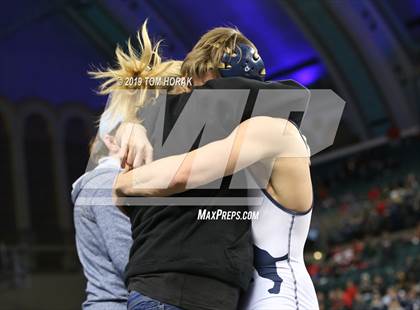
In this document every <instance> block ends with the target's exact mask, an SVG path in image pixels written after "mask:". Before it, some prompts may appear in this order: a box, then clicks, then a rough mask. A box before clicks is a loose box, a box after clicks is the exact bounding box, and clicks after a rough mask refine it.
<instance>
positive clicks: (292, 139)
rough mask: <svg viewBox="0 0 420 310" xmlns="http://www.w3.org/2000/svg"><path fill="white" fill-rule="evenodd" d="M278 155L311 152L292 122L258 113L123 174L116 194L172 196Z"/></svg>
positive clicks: (299, 154)
mask: <svg viewBox="0 0 420 310" xmlns="http://www.w3.org/2000/svg"><path fill="white" fill-rule="evenodd" d="M279 156H283V157H306V158H307V157H308V156H309V155H308V152H307V149H306V146H305V144H304V142H303V140H302V138H301V137H300V134H299V132H298V130H297V129H296V127H295V126H293V125H292V124H291V123H290V122H288V121H287V120H284V119H278V118H271V117H265V116H258V117H254V118H251V119H249V120H247V121H245V122H243V123H241V124H240V125H239V126H238V127H236V128H235V130H234V131H233V132H232V133H231V134H230V135H229V136H228V137H226V138H225V139H222V140H218V141H215V142H212V143H209V144H207V145H205V146H203V147H201V148H199V149H196V150H194V151H192V152H189V153H184V154H180V155H175V156H170V157H166V158H163V159H160V160H157V161H154V162H152V163H150V164H148V165H145V166H142V167H139V168H137V169H134V170H132V171H129V172H126V173H122V174H120V175H119V177H118V178H117V181H116V183H115V192H116V194H117V196H169V195H172V194H175V193H179V192H183V191H185V190H186V189H187V188H195V187H198V186H201V185H204V184H207V183H210V182H212V181H214V180H217V179H219V178H221V177H223V176H227V175H231V174H233V173H235V172H237V171H239V170H241V169H243V168H246V167H248V166H250V165H252V164H254V163H256V162H258V161H260V160H263V159H267V158H275V157H279Z"/></svg>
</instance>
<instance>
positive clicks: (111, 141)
mask: <svg viewBox="0 0 420 310" xmlns="http://www.w3.org/2000/svg"><path fill="white" fill-rule="evenodd" d="M102 141H104V143H105V145H106V147H107V148H108V150H109V153H110V154H115V153H118V151H119V150H120V147H119V145H118V144H117V142H116V139H115V137H113V136H110V135H105V136H104V137H103V139H102Z"/></svg>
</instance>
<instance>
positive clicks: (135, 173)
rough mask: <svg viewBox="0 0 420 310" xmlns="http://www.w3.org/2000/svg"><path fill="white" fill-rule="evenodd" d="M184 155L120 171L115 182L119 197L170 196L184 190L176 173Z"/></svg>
mask: <svg viewBox="0 0 420 310" xmlns="http://www.w3.org/2000/svg"><path fill="white" fill-rule="evenodd" d="M184 157H185V154H183V155H177V156H170V157H166V158H163V159H160V160H156V161H154V162H152V163H150V164H148V165H144V166H142V167H139V168H136V169H133V170H131V171H128V172H123V173H120V174H119V175H118V177H117V179H116V182H115V184H114V190H115V193H116V195H117V196H118V197H124V196H170V195H173V194H175V193H178V192H182V191H183V190H184V188H182V184H180V183H179V182H177V180H176V178H175V175H176V173H177V167H180V165H181V164H182V160H183V158H184Z"/></svg>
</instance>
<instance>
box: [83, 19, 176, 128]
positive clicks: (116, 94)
mask: <svg viewBox="0 0 420 310" xmlns="http://www.w3.org/2000/svg"><path fill="white" fill-rule="evenodd" d="M137 41H138V43H139V45H140V50H139V51H137V50H136V49H135V48H134V47H133V45H132V44H131V41H130V40H128V42H127V49H128V52H124V50H123V49H122V48H121V47H120V46H117V48H116V50H115V55H116V60H117V66H116V68H107V69H106V70H96V71H91V72H89V74H90V75H91V76H92V77H93V78H95V79H104V80H105V81H104V82H103V83H102V84H101V85H100V86H99V92H98V93H99V94H102V95H110V98H109V100H108V107H107V109H106V111H105V112H104V113H106V114H107V119H110V118H111V119H115V118H120V119H122V120H124V121H134V120H137V112H138V111H139V109H141V108H142V107H143V106H144V105H145V104H146V103H147V102H148V100H149V99H150V98H151V97H154V98H156V97H157V96H158V95H159V91H160V89H162V87H160V86H151V85H150V84H148V83H146V82H145V81H146V79H150V78H157V77H179V76H181V73H180V72H181V65H182V62H181V61H175V60H166V61H162V58H161V56H160V55H159V46H160V44H161V42H162V41H158V42H157V43H156V44H155V45H154V46H153V45H152V42H151V40H150V38H149V34H148V32H147V20H146V21H145V22H144V23H143V25H142V27H141V34H140V31H139V32H137ZM133 80H134V81H135V82H133ZM168 88H169V87H167V88H166V89H168Z"/></svg>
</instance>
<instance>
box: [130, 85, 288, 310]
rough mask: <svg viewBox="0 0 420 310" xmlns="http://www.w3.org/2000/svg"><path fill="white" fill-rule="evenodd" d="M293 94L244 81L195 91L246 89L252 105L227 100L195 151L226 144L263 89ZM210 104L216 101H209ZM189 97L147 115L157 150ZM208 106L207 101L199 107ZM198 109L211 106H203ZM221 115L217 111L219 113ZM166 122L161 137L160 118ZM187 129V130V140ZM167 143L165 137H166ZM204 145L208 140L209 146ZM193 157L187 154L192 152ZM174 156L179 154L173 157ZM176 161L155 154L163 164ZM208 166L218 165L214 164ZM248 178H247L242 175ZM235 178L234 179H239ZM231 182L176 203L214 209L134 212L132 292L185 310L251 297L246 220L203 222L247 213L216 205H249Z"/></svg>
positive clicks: (231, 304)
mask: <svg viewBox="0 0 420 310" xmlns="http://www.w3.org/2000/svg"><path fill="white" fill-rule="evenodd" d="M279 88H280V89H284V88H286V89H287V88H295V86H287V85H285V84H279V83H265V82H258V81H254V80H250V79H245V78H221V79H214V80H210V81H208V82H207V83H206V84H204V85H203V86H201V87H196V88H195V89H204V90H207V89H247V90H249V95H248V96H246V97H245V100H246V104H244V105H240V104H237V103H235V102H233V103H232V101H233V100H231V98H229V97H227V98H224V99H221V100H218V102H217V103H215V104H218V105H219V107H220V109H221V110H220V113H221V114H223V115H220V116H219V115H215V117H214V118H212V119H211V121H210V122H209V123H206V130H214V134H212V135H211V138H210V137H209V136H206V137H204V136H202V135H200V134H199V135H197V139H196V140H195V143H194V144H193V146H192V149H194V148H196V147H198V146H199V143H201V145H203V144H206V143H209V142H212V140H213V141H214V140H217V139H221V138H224V137H225V136H227V135H228V134H229V133H230V132H231V131H232V129H233V128H234V127H235V126H236V125H237V124H236V123H235V122H232V119H237V118H239V119H240V120H241V121H243V120H245V119H247V118H249V117H250V116H251V114H252V110H253V107H254V104H255V99H256V98H257V94H258V90H259V89H279ZM210 96H212V95H211V94H210ZM190 97H191V93H190V94H181V95H168V96H167V97H166V102H163V103H160V104H159V103H156V104H155V105H153V106H150V107H147V108H145V109H144V110H143V112H142V118H143V119H144V125H145V127H146V129H147V130H148V133H149V134H151V135H152V138H151V141H152V144H153V146H154V148H155V149H156V146H158V145H157V144H158V143H162V142H163V141H165V139H166V138H167V137H168V135H169V134H170V132H171V129H172V128H173V127H174V124H175V123H176V121H177V120H178V118H179V117H180V115H181V113H182V112H183V109H184V107H185V105H186V104H187V102H188V100H189V99H190ZM201 101H203V100H201ZM197 104H204V105H205V104H206V102H200V103H197ZM216 110H217V109H216ZM162 116H163V120H164V122H163V129H162V130H159V129H156V126H157V127H159V125H157V124H159V121H158V119H159V117H162ZM189 123H190V121H188V120H186V121H185V122H184V123H183V124H182V125H183V126H182V128H183V130H185V133H186V134H188V133H189V130H190V128H189ZM161 135H163V137H162V136H161ZM203 139H207V140H205V141H203ZM187 151H189V149H186V150H183V152H187ZM174 154H175V153H174ZM167 155H172V154H170V153H169V154H168V152H167V151H166V153H161V154H157V158H155V159H158V158H160V157H163V156H167ZM209 164H210V165H211V164H212V163H209ZM239 173H243V172H239ZM235 177H236V176H235ZM230 180H231V178H230V177H226V178H224V179H223V181H222V182H221V185H220V186H219V188H217V189H202V188H199V189H194V190H190V191H187V192H184V193H181V194H178V195H176V196H179V197H208V201H209V203H208V204H207V205H200V206H193V207H191V206H178V205H177V206H173V205H169V206H138V207H130V208H129V216H130V219H131V223H132V237H133V246H132V248H131V251H130V258H129V263H128V265H127V268H126V280H127V284H128V288H129V290H136V291H139V292H141V293H143V294H144V295H146V296H149V297H152V298H155V299H157V300H160V301H162V302H165V303H169V304H173V305H176V306H178V307H181V308H183V309H194V310H196V309H217V310H223V309H226V310H228V309H229V310H233V309H236V307H237V302H238V298H239V293H240V291H241V290H242V291H245V290H246V289H247V287H248V284H249V282H250V280H251V275H252V263H253V255H252V242H251V233H250V222H249V221H248V220H230V221H227V220H216V221H211V220H210V221H207V220H198V219H197V215H198V212H199V209H206V210H208V211H210V212H211V211H215V210H218V209H222V210H223V211H239V212H243V211H244V210H246V208H244V206H235V205H234V206H232V205H229V206H221V205H217V206H216V205H213V204H212V200H213V199H217V198H220V197H247V196H249V195H250V191H248V190H246V189H229V183H230Z"/></svg>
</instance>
